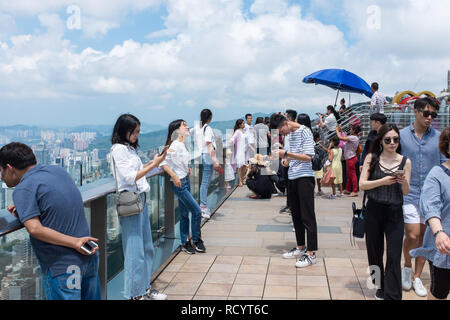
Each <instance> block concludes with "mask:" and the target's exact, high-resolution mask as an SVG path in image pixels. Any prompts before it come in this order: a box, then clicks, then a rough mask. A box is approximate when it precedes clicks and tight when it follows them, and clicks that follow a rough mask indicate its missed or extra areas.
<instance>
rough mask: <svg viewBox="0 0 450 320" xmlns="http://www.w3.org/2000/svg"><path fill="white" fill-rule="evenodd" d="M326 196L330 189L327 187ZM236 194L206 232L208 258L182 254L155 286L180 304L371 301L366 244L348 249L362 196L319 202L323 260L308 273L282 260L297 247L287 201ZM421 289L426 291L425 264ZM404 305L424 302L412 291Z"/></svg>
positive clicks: (244, 190)
mask: <svg viewBox="0 0 450 320" xmlns="http://www.w3.org/2000/svg"><path fill="white" fill-rule="evenodd" d="M325 190H326V191H328V190H327V189H325ZM249 193H250V192H249V190H248V189H247V187H245V186H244V187H242V188H237V189H236V191H235V192H234V193H233V194H232V195H231V197H230V198H229V199H228V200H227V201H226V202H225V203H224V204H223V205H222V207H221V208H220V209H219V210H218V211H217V212H216V214H215V215H214V216H213V217H212V218H211V220H210V221H209V222H208V223H206V224H205V225H204V227H203V228H202V238H203V240H204V242H205V246H206V249H207V253H205V254H195V255H188V254H186V253H183V252H181V253H179V254H178V255H177V256H176V258H175V259H174V260H173V261H172V262H171V263H170V264H169V265H168V266H167V268H166V269H165V270H164V272H163V273H161V275H160V276H159V277H158V278H157V279H156V280H155V282H154V284H153V286H154V287H155V288H157V289H159V290H163V292H165V293H166V294H167V295H168V298H169V299H178V300H190V299H194V300H226V299H228V300H239V299H248V300H261V299H269V300H276V299H282V300H296V299H297V300H311V299H320V300H330V299H333V300H336V299H345V300H365V299H367V300H373V299H374V298H373V297H374V294H375V290H369V289H367V285H366V280H367V277H368V273H367V267H368V263H367V255H366V249H365V242H364V240H363V239H357V241H356V244H357V246H356V247H353V246H352V245H351V244H350V237H349V232H350V223H351V203H352V202H353V201H356V202H357V203H358V206H360V204H361V201H362V199H361V197H360V198H356V200H355V198H353V199H352V198H344V199H339V200H325V199H322V198H316V202H315V206H316V207H315V208H316V216H317V223H318V228H319V236H318V237H319V251H318V252H317V256H318V262H317V264H316V265H314V266H310V267H308V268H304V269H298V268H295V262H296V261H295V259H294V260H285V259H282V258H281V254H282V253H284V252H286V251H288V250H289V249H291V248H293V247H295V245H296V243H295V235H294V232H292V225H291V221H292V220H291V216H290V215H288V214H279V213H278V212H279V210H280V208H281V207H283V204H285V203H286V197H273V198H272V199H271V200H252V199H249V198H247V195H248V194H249ZM423 280H424V285H425V286H426V287H427V288H429V271H428V266H427V265H426V266H425V271H424V275H423ZM403 299H404V300H411V299H414V300H416V299H426V298H420V297H418V296H417V295H416V294H415V293H414V291H410V292H403Z"/></svg>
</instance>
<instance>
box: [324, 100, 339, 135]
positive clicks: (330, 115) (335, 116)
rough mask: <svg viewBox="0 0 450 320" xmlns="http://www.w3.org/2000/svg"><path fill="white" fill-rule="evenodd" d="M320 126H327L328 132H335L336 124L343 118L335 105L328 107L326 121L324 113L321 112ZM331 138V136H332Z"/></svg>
mask: <svg viewBox="0 0 450 320" xmlns="http://www.w3.org/2000/svg"><path fill="white" fill-rule="evenodd" d="M319 119H320V126H321V127H322V128H326V129H327V130H328V133H330V132H334V131H335V130H336V126H337V125H338V121H339V120H340V119H341V117H340V116H339V113H338V112H337V111H336V110H335V109H334V107H333V106H331V105H330V106H328V107H327V117H326V119H325V121H323V115H322V114H321V113H319ZM330 140H331V138H330Z"/></svg>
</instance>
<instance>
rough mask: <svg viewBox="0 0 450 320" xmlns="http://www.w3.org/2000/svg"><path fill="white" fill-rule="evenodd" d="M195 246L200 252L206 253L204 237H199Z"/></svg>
mask: <svg viewBox="0 0 450 320" xmlns="http://www.w3.org/2000/svg"><path fill="white" fill-rule="evenodd" d="M194 248H195V251H197V252H200V253H205V252H206V248H205V246H204V245H203V240H202V239H198V241H197V242H194Z"/></svg>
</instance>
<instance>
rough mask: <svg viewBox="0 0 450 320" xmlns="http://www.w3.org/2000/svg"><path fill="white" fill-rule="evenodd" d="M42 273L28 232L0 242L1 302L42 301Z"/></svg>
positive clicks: (16, 233) (12, 235)
mask: <svg viewBox="0 0 450 320" xmlns="http://www.w3.org/2000/svg"><path fill="white" fill-rule="evenodd" d="M44 298H45V296H44V286H43V282H42V275H41V269H40V267H39V264H38V262H37V259H36V256H35V254H34V252H33V249H32V248H31V242H30V239H29V235H28V232H27V231H26V229H20V230H18V231H15V232H12V233H9V234H7V235H4V236H3V237H1V238H0V299H1V300H42V299H44Z"/></svg>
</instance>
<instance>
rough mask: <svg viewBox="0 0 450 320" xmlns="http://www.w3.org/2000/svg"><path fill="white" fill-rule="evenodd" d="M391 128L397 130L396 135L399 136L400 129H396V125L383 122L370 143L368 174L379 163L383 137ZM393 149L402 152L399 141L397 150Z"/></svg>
mask: <svg viewBox="0 0 450 320" xmlns="http://www.w3.org/2000/svg"><path fill="white" fill-rule="evenodd" d="M392 130H394V131H395V132H397V134H398V137H399V138H400V130H398V128H397V126H396V125H395V124H394V123H389V124H384V125H382V126H381V127H380V130H379V131H378V134H377V137H376V138H375V140H374V141H373V142H372V144H371V145H370V148H369V153H370V154H372V161H371V162H370V168H369V173H370V174H372V173H373V171H374V170H375V168H376V166H377V165H378V164H379V163H380V156H381V153H382V152H383V138H384V136H385V135H386V134H387V133H388V132H390V131H392ZM395 151H396V152H397V153H399V154H401V153H402V144H401V141H399V143H398V147H397V150H395Z"/></svg>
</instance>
